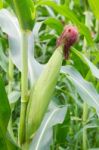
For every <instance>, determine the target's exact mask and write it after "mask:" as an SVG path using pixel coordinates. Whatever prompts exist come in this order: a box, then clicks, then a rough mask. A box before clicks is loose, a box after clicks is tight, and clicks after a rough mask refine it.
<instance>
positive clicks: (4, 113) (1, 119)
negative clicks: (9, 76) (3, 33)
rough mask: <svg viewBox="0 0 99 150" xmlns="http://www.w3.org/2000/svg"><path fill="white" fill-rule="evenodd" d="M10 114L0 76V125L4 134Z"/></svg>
mask: <svg viewBox="0 0 99 150" xmlns="http://www.w3.org/2000/svg"><path fill="white" fill-rule="evenodd" d="M10 114H11V110H10V105H9V102H8V98H7V95H6V91H5V87H4V83H3V80H2V78H1V77H0V125H1V128H2V131H3V133H4V134H5V133H6V131H7V125H8V121H9V118H10Z"/></svg>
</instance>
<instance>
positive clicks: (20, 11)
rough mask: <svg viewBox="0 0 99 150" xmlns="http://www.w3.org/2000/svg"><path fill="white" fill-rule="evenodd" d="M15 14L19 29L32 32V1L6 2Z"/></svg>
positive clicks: (12, 0) (33, 14)
mask: <svg viewBox="0 0 99 150" xmlns="http://www.w3.org/2000/svg"><path fill="white" fill-rule="evenodd" d="M6 1H7V2H8V3H9V4H10V6H11V7H12V8H13V10H14V12H15V13H16V15H17V17H18V19H19V23H20V25H21V28H22V29H23V30H32V28H33V25H34V19H35V10H34V4H33V1H32V0H21V1H20V0H6Z"/></svg>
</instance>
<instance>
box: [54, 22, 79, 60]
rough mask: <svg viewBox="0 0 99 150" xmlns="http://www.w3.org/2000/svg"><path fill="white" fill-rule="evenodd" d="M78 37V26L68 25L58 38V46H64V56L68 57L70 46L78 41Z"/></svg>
mask: <svg viewBox="0 0 99 150" xmlns="http://www.w3.org/2000/svg"><path fill="white" fill-rule="evenodd" d="M77 39H78V30H77V28H76V27H74V26H71V25H67V26H65V28H64V31H63V32H62V34H61V35H60V37H59V38H58V40H57V46H60V45H63V46H64V49H63V50H64V57H65V59H68V56H69V49H70V47H71V46H72V45H73V44H74V43H75V42H76V41H77Z"/></svg>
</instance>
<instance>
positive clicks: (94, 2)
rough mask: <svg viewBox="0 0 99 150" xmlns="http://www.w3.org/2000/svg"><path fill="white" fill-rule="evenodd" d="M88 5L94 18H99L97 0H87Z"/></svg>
mask: <svg viewBox="0 0 99 150" xmlns="http://www.w3.org/2000/svg"><path fill="white" fill-rule="evenodd" d="M88 2H89V5H90V7H91V9H92V11H93V13H94V15H95V16H96V18H97V19H98V20H99V1H98V0H88Z"/></svg>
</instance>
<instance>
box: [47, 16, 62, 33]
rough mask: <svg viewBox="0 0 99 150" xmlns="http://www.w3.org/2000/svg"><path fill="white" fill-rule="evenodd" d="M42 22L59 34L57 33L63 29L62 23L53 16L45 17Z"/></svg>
mask: <svg viewBox="0 0 99 150" xmlns="http://www.w3.org/2000/svg"><path fill="white" fill-rule="evenodd" d="M44 23H45V24H47V25H48V26H49V27H50V28H52V29H55V30H56V32H57V34H59V35H60V34H61V32H62V31H63V25H62V23H61V22H60V21H59V20H57V19H55V18H51V17H50V18H48V19H46V20H45V22H44Z"/></svg>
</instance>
